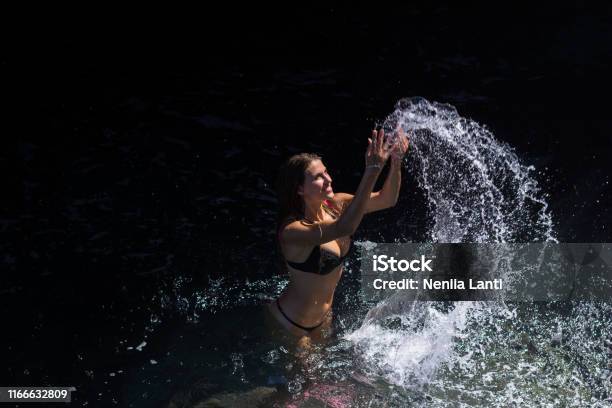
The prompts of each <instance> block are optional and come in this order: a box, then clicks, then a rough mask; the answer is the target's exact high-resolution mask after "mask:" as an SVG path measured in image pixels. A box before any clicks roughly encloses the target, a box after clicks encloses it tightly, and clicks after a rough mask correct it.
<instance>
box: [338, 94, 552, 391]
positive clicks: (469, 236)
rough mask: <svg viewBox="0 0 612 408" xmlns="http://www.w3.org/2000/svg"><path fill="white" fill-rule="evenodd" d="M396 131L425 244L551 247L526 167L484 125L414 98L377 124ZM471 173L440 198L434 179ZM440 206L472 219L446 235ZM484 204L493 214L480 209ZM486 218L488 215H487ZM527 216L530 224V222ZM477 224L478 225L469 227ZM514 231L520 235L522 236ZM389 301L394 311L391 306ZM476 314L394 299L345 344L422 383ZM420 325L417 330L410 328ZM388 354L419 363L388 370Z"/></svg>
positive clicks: (399, 376)
mask: <svg viewBox="0 0 612 408" xmlns="http://www.w3.org/2000/svg"><path fill="white" fill-rule="evenodd" d="M397 126H401V127H402V128H403V129H404V130H406V131H408V130H416V134H414V133H413V135H414V136H413V137H412V140H411V147H410V152H409V154H410V156H411V157H410V160H411V161H413V162H416V163H417V164H418V165H417V166H413V169H414V170H415V171H417V172H418V174H417V177H416V179H417V182H418V183H419V185H420V187H421V189H422V190H423V191H424V192H425V194H426V198H427V202H428V205H429V211H430V212H431V213H432V214H433V224H432V227H431V232H430V234H429V236H430V238H429V240H430V241H431V242H448V241H446V239H448V238H451V241H450V242H460V241H462V240H467V241H468V242H500V243H503V242H512V241H513V240H515V239H516V238H517V237H520V236H522V235H527V236H529V237H531V238H533V240H534V241H547V242H557V240H556V238H555V236H554V231H553V224H552V219H551V216H550V214H549V213H548V204H547V203H546V201H545V200H544V199H543V198H542V197H540V196H539V194H540V192H539V188H538V185H537V182H536V181H535V180H534V179H533V177H532V176H531V174H530V172H531V171H533V170H534V168H533V167H530V166H529V167H528V166H525V165H523V164H521V163H520V161H519V158H518V156H517V155H516V153H515V152H514V151H513V150H512V149H511V148H510V146H508V145H506V144H504V143H501V142H499V141H497V140H496V139H495V137H494V135H493V134H492V133H491V132H490V131H489V130H487V129H486V128H485V127H484V126H481V125H479V124H478V123H476V122H474V121H472V120H469V119H465V118H462V117H461V116H459V114H458V113H457V110H456V109H455V108H454V107H452V106H451V105H447V104H440V103H436V102H429V101H427V100H426V99H424V98H420V97H416V98H406V99H402V100H400V101H399V102H398V103H397V104H396V107H395V111H394V112H393V113H392V114H391V115H389V117H388V118H387V119H386V120H385V122H384V124H383V127H384V128H385V130H386V131H387V133H388V134H393V133H394V132H393V130H394V129H396V128H397ZM432 141H434V142H437V143H439V144H440V146H443V147H446V148H447V149H448V148H450V149H453V150H454V153H455V154H456V156H453V157H448V158H447V157H440V154H441V152H440V151H437V150H435V149H433V150H432V149H429V148H430V147H431V146H427V145H426V143H427V142H430V143H431V142H432ZM437 147H439V146H436V148H437ZM441 150H442V149H441ZM436 154H437V156H436ZM457 157H458V158H460V159H462V162H463V163H467V166H466V165H462V162H457V163H452V162H449V160H451V161H452V160H454V159H456V158H457ZM436 164H437V165H438V166H440V168H439V169H433V168H432V166H435V165H436ZM453 164H455V166H453ZM492 164H498V165H499V166H503V167H502V168H501V169H492V168H490V167H489V166H491V165H492ZM473 169H475V170H476V171H477V172H478V178H477V180H478V185H476V186H473V185H465V184H464V185H458V186H457V185H455V186H453V187H455V188H456V189H459V190H461V189H463V191H459V194H456V193H457V191H455V192H452V191H448V186H447V185H445V184H444V183H443V181H445V180H444V177H441V176H440V173H436V172H437V171H439V172H446V174H449V173H448V172H451V171H452V172H459V174H458V175H457V177H459V178H460V179H462V180H468V181H469V180H472V179H474V175H473V174H471V173H467V172H470V171H473ZM495 171H498V172H499V171H501V172H503V177H502V181H506V178H507V177H511V179H510V180H508V181H509V186H510V187H511V188H510V189H508V188H507V186H506V190H504V188H503V186H498V185H496V183H495V181H496V179H495V177H493V175H494V172H495ZM461 172H464V174H461ZM471 189H473V190H476V191H478V190H480V194H478V197H479V198H480V201H479V202H470V200H471V199H472V196H471V195H470V192H471ZM453 193H455V194H453ZM461 193H464V194H461ZM483 194H484V197H483ZM457 197H463V198H464V199H465V200H464V201H463V202H461V201H457ZM528 199H529V200H532V201H533V202H534V203H536V204H538V205H539V206H541V207H540V209H539V210H538V211H537V213H536V214H535V215H534V214H532V213H530V211H528V210H529V209H528V208H527V206H526V204H525V203H526V200H528ZM444 203H446V206H447V207H448V208H449V209H450V208H453V207H455V208H459V210H460V211H464V212H467V213H468V214H471V213H473V212H475V211H476V210H478V211H479V213H480V218H474V217H472V218H471V219H470V218H468V219H469V223H468V225H461V224H460V223H459V224H458V226H459V231H453V230H451V228H452V227H457V225H455V226H450V225H449V224H448V223H446V224H445V222H446V221H448V220H447V219H445V218H444V217H445V216H447V217H448V215H445V214H441V213H440V211H441V210H442V211H443V210H444V206H443V204H444ZM512 203H515V205H512ZM487 205H488V206H493V207H492V208H486V207H485V206H487ZM526 208H527V209H526ZM488 212H490V214H492V215H491V216H488V215H487V214H489V213H488ZM533 216H535V222H533V220H532V217H533ZM478 222H479V223H480V224H476V225H474V223H478ZM470 223H472V224H470ZM521 228H523V229H526V232H528V234H525V231H523V230H522V229H521ZM400 295H401V293H398V296H400ZM393 301H395V302H396V304H391V302H393ZM478 310H479V305H478V304H477V303H471V304H469V305H467V304H463V305H462V306H461V307H456V308H455V309H454V311H453V312H452V313H449V314H446V315H444V314H440V313H437V311H436V310H435V309H433V308H431V307H430V306H428V305H427V304H424V303H416V302H402V301H401V299H397V298H396V299H392V298H391V299H387V300H386V301H385V302H383V303H381V304H379V305H377V306H376V307H375V308H373V309H372V310H370V312H369V313H368V316H367V317H366V319H365V321H364V324H363V325H362V327H361V328H359V329H358V330H356V331H355V332H353V333H351V334H350V335H348V336H347V338H348V339H349V340H352V341H353V342H355V343H356V344H357V346H358V347H360V348H361V351H362V352H363V355H364V356H365V358H366V359H370V360H371V362H374V363H382V364H383V365H384V364H386V365H387V367H384V369H383V370H382V371H383V372H384V371H385V370H387V371H388V370H390V371H391V372H390V373H389V372H387V375H385V377H387V379H388V380H390V381H392V382H395V383H399V384H400V385H408V384H407V382H409V381H408V379H411V380H415V379H416V380H417V382H420V383H421V384H422V383H425V382H427V380H428V379H429V378H431V376H432V375H434V373H435V371H436V368H437V367H438V366H439V365H440V364H442V363H443V362H444V361H446V360H448V359H449V358H450V357H451V356H452V342H453V341H452V339H453V337H454V336H456V335H458V334H459V331H460V330H462V329H463V328H464V327H465V324H466V319H467V316H468V313H470V312H478ZM480 310H486V308H485V309H480ZM374 316H376V317H374ZM385 316H386V317H389V316H397V317H398V318H400V319H402V320H403V321H404V322H405V323H407V325H408V326H409V327H410V325H412V330H411V331H403V332H397V333H394V332H393V331H392V330H388V329H385V328H383V327H382V326H380V325H379V324H378V323H379V322H380V320H381V319H384V318H385ZM423 321H425V324H424V325H423ZM421 325H422V328H421V329H417V328H416V327H417V326H421ZM427 341H429V343H430V346H431V347H430V348H429V349H427V347H425V348H423V347H424V342H427ZM411 342H412V343H414V344H416V345H420V346H418V347H421V348H422V349H421V350H416V349H414V350H411V349H410V347H411ZM400 352H401V353H400ZM389 353H392V354H395V355H396V356H397V355H398V353H400V354H402V355H404V356H409V355H410V354H413V355H420V356H421V357H420V358H419V360H418V361H416V362H415V361H413V360H410V361H408V360H404V361H401V359H400V360H398V359H395V361H394V362H393V364H394V365H392V366H391V367H389V361H386V360H385V359H384V358H382V359H381V355H388V354H389ZM428 353H429V354H428ZM444 354H446V355H444ZM424 362H426V363H424ZM402 364H404V366H402ZM382 368H383V367H381V369H382ZM407 371H411V372H410V373H407Z"/></svg>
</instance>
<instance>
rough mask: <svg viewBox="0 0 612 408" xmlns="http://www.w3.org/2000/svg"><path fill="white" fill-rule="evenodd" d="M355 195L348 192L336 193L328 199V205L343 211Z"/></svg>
mask: <svg viewBox="0 0 612 408" xmlns="http://www.w3.org/2000/svg"><path fill="white" fill-rule="evenodd" d="M353 197H354V196H353V195H352V194H348V193H336V194H334V198H332V199H330V200H326V204H327V205H328V207H331V208H332V209H334V210H336V211H338V212H340V213H342V212H343V211H344V209H345V208H346V206H347V205H349V204H350V202H351V201H352V200H353Z"/></svg>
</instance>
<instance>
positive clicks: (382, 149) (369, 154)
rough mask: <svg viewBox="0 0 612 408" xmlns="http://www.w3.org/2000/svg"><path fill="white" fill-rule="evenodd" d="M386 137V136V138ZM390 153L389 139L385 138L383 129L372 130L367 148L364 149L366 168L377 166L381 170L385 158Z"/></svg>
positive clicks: (385, 160)
mask: <svg viewBox="0 0 612 408" xmlns="http://www.w3.org/2000/svg"><path fill="white" fill-rule="evenodd" d="M387 139H388V138H387ZM390 155H391V146H390V145H389V141H388V140H386V139H385V131H384V130H382V129H381V130H379V131H378V132H377V131H376V130H373V131H372V137H371V138H369V139H368V148H367V149H366V157H365V159H366V169H367V168H378V169H379V170H381V169H382V168H383V167H384V165H385V163H386V162H387V159H388V158H389V156H390Z"/></svg>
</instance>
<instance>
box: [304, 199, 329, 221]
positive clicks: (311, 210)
mask: <svg viewBox="0 0 612 408" xmlns="http://www.w3.org/2000/svg"><path fill="white" fill-rule="evenodd" d="M322 204H323V203H322V202H321V201H319V202H312V203H305V205H304V217H305V218H306V219H307V220H309V221H314V222H316V221H322V220H324V219H325V218H324V213H325V211H324V210H323V205H322Z"/></svg>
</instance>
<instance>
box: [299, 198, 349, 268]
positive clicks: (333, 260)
mask: <svg viewBox="0 0 612 408" xmlns="http://www.w3.org/2000/svg"><path fill="white" fill-rule="evenodd" d="M323 204H324V208H325V209H326V210H328V211H333V212H334V213H332V215H333V216H335V217H337V216H338V212H339V211H338V209H337V208H336V206H334V205H333V204H332V203H331V202H330V201H328V200H325V201H324V202H323ZM349 249H350V241H349ZM348 252H349V251H347V252H346V254H344V256H338V255H336V254H334V253H332V252H330V251H328V250H326V249H321V246H320V245H317V246H316V247H314V248H313V249H312V252H311V253H310V255H309V256H308V258H307V259H306V260H305V261H304V262H291V261H288V260H287V265H289V266H291V267H292V268H293V269H297V270H298V271H302V272H310V273H316V274H318V275H327V274H328V273H330V272H332V271H333V270H334V269H335V268H336V267H338V266H339V265H342V262H343V261H344V259H345V258H346V257H347V256H348Z"/></svg>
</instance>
